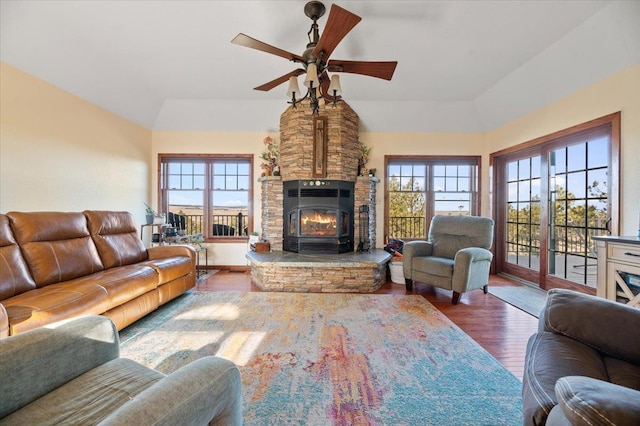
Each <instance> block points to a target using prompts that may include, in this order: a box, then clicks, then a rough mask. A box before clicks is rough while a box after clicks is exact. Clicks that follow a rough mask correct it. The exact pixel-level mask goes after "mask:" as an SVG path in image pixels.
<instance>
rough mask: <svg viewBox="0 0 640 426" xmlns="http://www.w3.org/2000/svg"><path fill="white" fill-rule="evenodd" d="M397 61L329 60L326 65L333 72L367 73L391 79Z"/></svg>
mask: <svg viewBox="0 0 640 426" xmlns="http://www.w3.org/2000/svg"><path fill="white" fill-rule="evenodd" d="M396 65H398V62H397V61H388V62H369V61H341V60H339V59H336V60H334V61H329V63H328V64H327V67H328V69H329V71H333V72H348V73H351V74H361V75H367V76H369V77H376V78H381V79H383V80H391V77H393V73H394V71H395V70H396Z"/></svg>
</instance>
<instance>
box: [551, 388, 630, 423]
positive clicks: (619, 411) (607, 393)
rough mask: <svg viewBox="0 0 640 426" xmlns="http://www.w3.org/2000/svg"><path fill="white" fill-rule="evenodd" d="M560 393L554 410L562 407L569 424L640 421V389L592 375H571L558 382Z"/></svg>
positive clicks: (557, 391)
mask: <svg viewBox="0 0 640 426" xmlns="http://www.w3.org/2000/svg"><path fill="white" fill-rule="evenodd" d="M556 395H558V400H559V401H560V403H559V404H558V407H556V408H555V409H554V411H556V410H558V408H560V409H561V410H562V414H563V415H564V417H566V419H567V422H566V424H571V425H617V426H636V425H638V424H640V404H639V403H638V401H639V400H640V393H639V392H638V391H636V390H633V389H629V388H627V387H624V386H618V385H614V384H612V383H609V382H604V381H600V380H594V379H592V378H590V377H579V376H568V377H563V378H561V379H559V380H558V383H556ZM554 414H556V413H554ZM558 417H559V416H558ZM549 424H553V425H555V424H556V423H552V422H551V421H550V422H549Z"/></svg>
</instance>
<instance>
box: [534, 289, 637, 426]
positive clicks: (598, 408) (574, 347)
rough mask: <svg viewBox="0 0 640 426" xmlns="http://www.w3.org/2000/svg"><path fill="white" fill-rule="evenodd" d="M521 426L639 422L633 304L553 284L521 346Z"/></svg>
mask: <svg viewBox="0 0 640 426" xmlns="http://www.w3.org/2000/svg"><path fill="white" fill-rule="evenodd" d="M522 386H523V387H522V399H523V413H524V425H526V426H529V425H531V426H533V425H536V426H540V425H545V424H546V425H554V426H560V425H563V426H565V425H617V426H625V425H634V426H635V425H639V424H640V309H637V308H632V307H630V306H627V305H623V304H621V303H617V302H614V301H611V300H606V299H602V298H599V297H596V296H591V295H587V294H582V293H578V292H575V291H571V290H563V289H552V290H550V291H549V292H548V294H547V302H546V305H545V307H544V308H543V310H542V313H541V314H540V322H539V330H538V333H536V334H534V335H533V336H531V338H530V339H529V342H528V345H527V353H526V359H525V371H524V375H523V381H522Z"/></svg>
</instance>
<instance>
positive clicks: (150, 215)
mask: <svg viewBox="0 0 640 426" xmlns="http://www.w3.org/2000/svg"><path fill="white" fill-rule="evenodd" d="M144 205H145V206H146V212H145V213H146V214H145V218H146V220H147V225H151V224H152V223H153V218H154V217H155V216H156V211H155V210H154V209H152V208H151V206H150V205H149V204H147V203H144Z"/></svg>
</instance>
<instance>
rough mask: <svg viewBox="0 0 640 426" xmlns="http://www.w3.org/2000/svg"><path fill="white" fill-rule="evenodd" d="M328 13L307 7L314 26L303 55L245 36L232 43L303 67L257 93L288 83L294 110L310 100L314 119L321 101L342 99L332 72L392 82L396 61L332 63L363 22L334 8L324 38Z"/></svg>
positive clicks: (315, 5) (314, 4)
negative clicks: (323, 22) (301, 79)
mask: <svg viewBox="0 0 640 426" xmlns="http://www.w3.org/2000/svg"><path fill="white" fill-rule="evenodd" d="M325 11H326V8H325V6H324V4H322V2H319V1H310V2H308V3H307V4H306V5H305V7H304V13H305V15H307V17H309V18H310V19H311V20H312V21H313V23H312V24H311V29H310V30H309V32H308V33H307V37H308V38H309V43H308V44H307V48H306V50H305V51H304V52H303V53H302V55H296V54H295V53H290V52H287V51H286V50H282V49H280V48H277V47H274V46H271V45H269V44H266V43H263V42H261V41H259V40H256V39H254V38H251V37H249V36H247V35H245V34H242V33H240V34H238V35H237V36H236V37H235V38H234V39H233V40H231V42H232V43H234V44H239V45H240V46H245V47H250V48H252V49H256V50H261V51H263V52H267V53H271V54H272V55H276V56H280V57H283V58H285V59H288V60H290V61H293V62H296V63H298V64H300V66H302V68H298V69H295V70H293V71H291V72H289V73H287V74H285V75H283V76H280V77H278V78H276V79H275V80H272V81H270V82H268V83H265V84H263V85H261V86H258V87H254V90H261V91H265V92H266V91H269V90H271V89H273V88H274V87H276V86H279V85H281V84H282V83H284V82H286V81H288V82H289V88H288V90H287V96H288V97H290V98H291V101H289V103H290V104H291V106H292V107H293V108H295V107H296V106H297V105H298V104H299V103H300V102H302V101H303V100H305V99H307V98H309V103H310V106H311V110H312V111H313V115H317V114H318V110H319V102H320V99H324V100H325V103H326V102H332V103H333V104H334V105H335V103H336V102H337V101H338V100H340V98H341V95H342V88H341V86H340V77H339V76H338V75H337V74H333V75H332V76H331V78H329V74H328V73H327V72H328V71H330V72H332V73H336V72H346V73H352V74H360V75H366V76H369V77H376V78H381V79H384V80H391V78H392V77H393V73H394V71H395V69H396V65H398V62H396V61H392V62H368V61H343V60H331V61H330V60H329V56H331V53H332V52H333V50H334V49H335V48H336V47H337V46H338V44H339V43H340V41H342V39H343V38H344V37H345V36H346V35H347V34H348V33H349V31H351V30H352V29H353V27H355V26H356V25H357V24H358V22H360V20H361V19H362V18H360V17H359V16H358V15H355V14H353V13H351V12H349V11H348V10H345V9H343V8H341V7H340V6H338V5H335V4H333V5H331V10H330V11H329V18H328V19H327V24H326V25H325V29H324V31H323V32H322V36H320V34H319V28H318V19H320V18H321V17H322V16H323V15H324V13H325ZM302 74H306V77H305V79H304V83H303V84H304V86H305V87H306V88H307V93H306V94H305V95H304V96H302V97H301V96H300V95H301V92H300V88H299V86H298V76H299V75H302Z"/></svg>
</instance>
